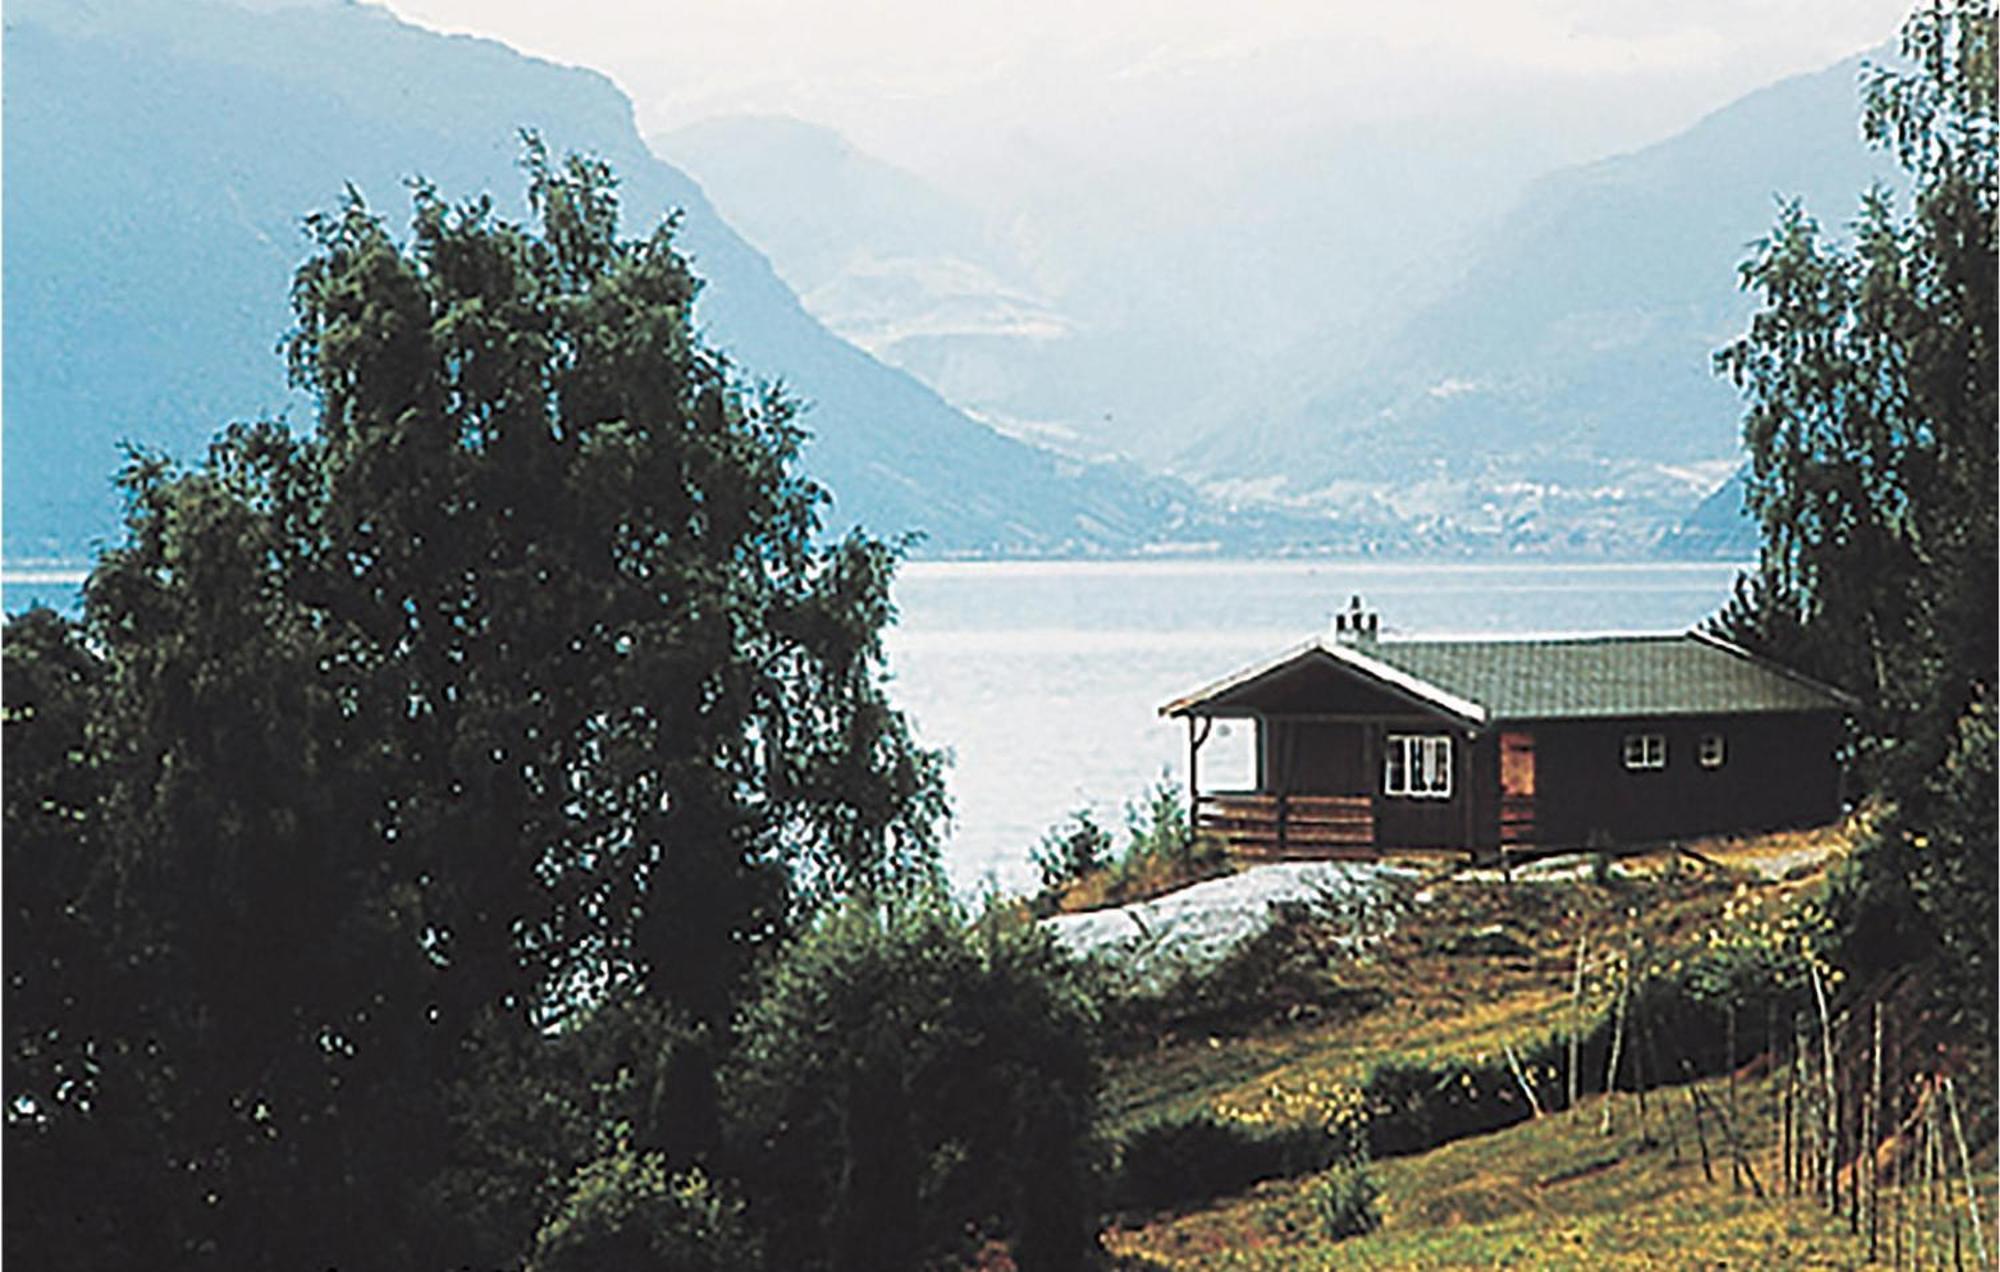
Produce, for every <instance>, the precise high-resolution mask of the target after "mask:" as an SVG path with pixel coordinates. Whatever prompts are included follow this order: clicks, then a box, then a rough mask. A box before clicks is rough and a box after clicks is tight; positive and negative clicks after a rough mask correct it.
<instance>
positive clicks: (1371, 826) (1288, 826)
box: [1195, 794, 1375, 857]
mask: <svg viewBox="0 0 2000 1272" xmlns="http://www.w3.org/2000/svg"><path fill="white" fill-rule="evenodd" d="M1195 829H1196V830H1197V831H1199V832H1202V833H1206V834H1210V835H1214V836H1216V837H1217V838H1220V839H1222V840H1224V841H1225V842H1227V843H1228V845H1229V846H1230V848H1231V849H1233V850H1235V851H1236V852H1239V853H1242V854H1244V855H1246V856H1271V857H1336V856H1347V855H1354V854H1353V850H1355V849H1368V850H1372V849H1373V848H1374V846H1375V807H1374V802H1373V800H1371V799H1370V798H1369V797H1368V796H1366V795H1264V794H1228V795H1223V794H1217V795H1201V796H1199V797H1197V798H1196V800H1195Z"/></svg>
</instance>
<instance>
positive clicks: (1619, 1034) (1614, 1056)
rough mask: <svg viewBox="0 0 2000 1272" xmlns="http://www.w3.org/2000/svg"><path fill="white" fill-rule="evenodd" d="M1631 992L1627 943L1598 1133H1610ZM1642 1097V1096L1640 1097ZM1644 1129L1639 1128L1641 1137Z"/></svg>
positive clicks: (1615, 1009) (1619, 983)
mask: <svg viewBox="0 0 2000 1272" xmlns="http://www.w3.org/2000/svg"><path fill="white" fill-rule="evenodd" d="M1631 993H1632V950H1631V948H1630V946H1629V944H1628V946H1627V947H1626V950H1625V965H1624V967H1623V969H1622V972H1621V975H1620V976H1619V978H1618V1003H1617V1005H1616V1006H1615V1007H1613V1008H1612V1011H1613V1012H1614V1013H1615V1014H1614V1015H1613V1017H1612V1021H1611V1059H1610V1061H1609V1062H1608V1063H1606V1064H1605V1066H1604V1117H1603V1119H1602V1120H1600V1121H1599V1122H1598V1124H1597V1133H1598V1134H1599V1135H1609V1134H1611V1106H1612V1104H1613V1103H1614V1102H1615V1101H1614V1100H1613V1096H1614V1095H1615V1094H1616V1093H1617V1090H1618V1061H1619V1058H1620V1057H1619V1053H1620V1052H1621V1051H1622V1050H1623V1049H1624V1046H1625V1005H1626V1000H1627V999H1628V998H1630V996H1631ZM1641 1098H1642V1099H1643V1098H1644V1097H1643V1096H1642V1097H1641ZM1644 1136H1645V1130H1644V1128H1643V1127H1642V1128H1641V1129H1640V1137H1641V1138H1642V1139H1643V1138H1644Z"/></svg>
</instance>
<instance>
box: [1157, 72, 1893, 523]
mask: <svg viewBox="0 0 2000 1272" xmlns="http://www.w3.org/2000/svg"><path fill="white" fill-rule="evenodd" d="M1859 69H1860V60H1859V59H1854V60H1849V61H1846V62H1842V63H1840V64H1839V65H1836V66H1834V67H1832V68H1829V69H1827V70H1825V71H1822V72H1819V73H1817V74H1812V75H1806V76H1799V77H1796V78H1793V79H1788V80H1785V81H1783V82H1781V83H1778V84H1776V85H1773V86H1771V87H1769V88H1766V89H1764V90H1762V91H1760V92H1757V93H1754V94H1751V95H1750V96H1747V97H1745V98H1743V99H1741V100H1739V101H1737V102H1735V103H1733V104H1731V105H1730V106H1727V107H1725V108H1724V109H1722V110H1719V111H1717V112H1715V113H1714V114H1712V115H1710V116H1709V117H1707V118H1706V119H1704V120H1702V121H1701V122H1700V123H1698V124H1697V125H1695V126H1694V127H1692V128H1690V129H1688V130H1687V131H1686V132H1683V133H1681V134H1679V135H1677V136H1675V137H1673V138H1671V139H1669V140H1667V141H1664V142H1662V143H1660V144H1657V145H1653V146H1649V147H1646V148H1645V149H1642V150H1639V151H1636V152H1634V153H1631V154H1626V155H1621V156H1618V157H1615V158H1611V159H1607V160H1603V161H1600V162H1596V163H1591V164H1587V165H1583V166H1580V167H1575V168H1570V169H1567V170H1564V171H1561V172H1558V173H1555V174H1552V175H1550V176H1548V177H1546V178H1545V179H1543V180H1541V181H1539V182H1537V183H1536V184H1535V185H1534V187H1533V188H1532V189H1531V190H1530V191H1529V192H1528V193H1527V195H1526V197H1525V198H1523V199H1522V200H1521V201H1520V203H1519V204H1518V206H1516V207H1515V208H1514V209H1513V210H1512V211H1511V212H1509V213H1508V214H1507V215H1506V216H1505V217H1504V218H1502V219H1500V220H1499V222H1498V223H1497V224H1496V225H1495V226H1494V227H1493V228H1492V229H1491V231H1490V232H1489V233H1488V234H1487V235H1486V236H1485V237H1484V239H1483V242H1482V243H1481V244H1480V246H1479V248H1478V249H1477V251H1476V252H1475V253H1474V255H1473V256H1472V258H1471V261H1470V264H1469V266H1468V267H1467V268H1466V269H1465V271H1464V272H1463V274H1462V275H1461V276H1460V277H1459V278H1458V279H1457V280H1456V281H1455V282H1454V283H1453V284H1451V285H1450V286H1449V287H1448V288H1447V289H1446V290H1445V291H1444V293H1443V294H1442V295H1441V296H1440V297H1439V298H1438V299H1436V300H1435V301H1434V302H1432V303H1431V304H1429V305H1427V306H1426V307H1425V308H1423V309H1422V310H1421V312H1419V313H1418V314H1416V315H1415V316H1414V317H1413V318H1411V319H1410V320H1409V321H1407V322H1406V323H1404V324H1402V325H1401V326H1400V328H1399V329H1397V330H1396V331H1395V332H1394V333H1393V334H1392V335H1391V336H1390V337H1389V338H1388V339H1387V340H1386V341H1384V342H1383V344H1382V345H1381V346H1379V347H1378V348H1376V349H1375V350H1374V351H1373V352H1372V355H1371V356H1369V357H1367V358H1366V359H1365V360H1363V361H1362V362H1361V364H1360V365H1359V366H1356V365H1355V361H1356V360H1355V359H1354V357H1353V356H1352V352H1351V350H1350V349H1349V348H1348V347H1347V345H1346V341H1345V340H1343V339H1342V334H1343V333H1332V334H1328V335H1327V336H1325V337H1324V339H1323V341H1322V348H1321V351H1320V353H1319V355H1318V356H1319V357H1320V359H1321V361H1322V362H1323V363H1324V364H1325V365H1326V366H1327V367H1328V368H1329V369H1328V370H1325V371H1323V372H1321V373H1320V374H1318V375H1315V374H1314V373H1313V371H1312V370H1311V361H1312V358H1313V356H1314V354H1313V351H1312V350H1311V349H1310V348H1305V349H1302V350H1301V351H1300V354H1301V364H1302V365H1301V367H1300V369H1298V370H1295V371H1293V372H1292V373H1291V374H1292V376H1293V377H1294V379H1293V383H1294V384H1295V386H1296V387H1295V396H1294V397H1293V398H1292V400H1291V401H1289V402H1278V403H1273V404H1266V406H1265V408H1264V409H1262V410H1260V411H1258V412H1257V413H1255V414H1254V415H1251V414H1248V413H1245V414H1239V415H1238V416H1237V417H1235V418H1232V419H1230V420H1229V421H1228V422H1227V424H1226V425H1224V426H1223V427H1220V428H1218V429H1217V430H1216V431H1215V432H1214V433H1213V434H1211V435H1210V436H1209V437H1208V438H1206V439H1204V440H1203V441H1202V442H1201V443H1200V444H1198V445H1197V446H1196V447H1194V448H1192V449H1191V451H1190V452H1189V454H1188V456H1187V460H1186V462H1187V465H1188V466H1189V467H1190V468H1191V469H1193V470H1195V471H1198V472H1201V473H1203V474H1206V475H1207V476H1209V477H1211V478H1222V479H1229V480H1233V481H1235V482H1239V483H1240V482H1244V481H1252V480H1256V479H1269V478H1271V477H1272V476H1273V475H1276V474H1282V475H1283V480H1282V483H1281V486H1282V488H1283V489H1285V490H1288V491H1290V492H1292V493H1294V494H1300V493H1307V492H1312V491H1314V490H1316V489H1322V488H1338V487H1339V486H1340V485H1342V484H1344V483H1353V482H1362V483H1367V482H1377V481H1389V482H1396V483H1406V482H1409V481H1412V480H1421V479H1435V480H1439V481H1459V482H1461V483H1469V484H1467V485H1466V486H1465V487H1464V488H1465V490H1466V491H1467V494H1468V497H1472V498H1490V495H1491V492H1493V491H1496V490H1500V489H1502V488H1503V487H1506V486H1508V485H1509V484H1512V485H1514V486H1519V485H1521V484H1523V483H1526V484H1528V485H1532V486H1535V487H1537V488H1540V489H1544V490H1546V489H1549V488H1555V489H1564V490H1570V491H1582V490H1587V489H1598V490H1602V491H1605V492H1616V493H1618V494H1619V495H1621V496H1625V497H1629V496H1632V495H1634V494H1635V493H1636V494H1639V495H1641V496H1643V497H1646V498H1654V497H1658V498H1663V499H1665V500H1666V504H1667V506H1671V504H1672V502H1673V492H1674V491H1675V490H1676V489H1678V490H1679V491H1680V492H1681V496H1680V497H1682V498H1684V499H1686V500H1687V501H1688V502H1692V499H1693V498H1694V497H1695V496H1696V495H1697V494H1698V493H1701V492H1706V491H1707V490H1710V489H1712V488H1713V487H1714V486H1715V485H1716V484H1717V483H1718V482H1719V481H1720V480H1721V479H1722V477H1723V476H1724V475H1726V473H1727V472H1728V471H1729V470H1730V469H1731V468H1733V466H1734V464H1735V462H1736V461H1737V458H1738V456H1739V453H1740V448H1739V442H1738V435H1739V420H1740V417H1741V406H1740V403H1739V401H1738V399H1737V395H1736V393H1735V391H1734V390H1733V389H1732V388H1731V387H1730V386H1729V385H1728V384H1727V383H1726V382H1724V381H1722V380H1720V379H1718V378H1717V377H1715V376H1714V375H1713V374H1712V372H1711V370H1710V367H1711V355H1712V354H1713V353H1714V351H1715V350H1716V349H1717V348H1718V347H1720V346H1721V345H1723V344H1725V343H1726V342H1728V341H1729V340H1730V339H1732V338H1733V337H1734V336H1735V335H1737V334H1738V333H1739V332H1740V331H1741V330H1742V329H1743V327H1744V325H1745V323H1746V321H1747V319H1748V315H1749V313H1750V311H1751V307H1752V302H1751V298H1749V297H1747V296H1745V295H1744V294H1743V293H1742V292H1741V291H1740V290H1739V288H1738V285H1737V267H1738V265H1739V263H1740V262H1741V261H1742V260H1743V259H1744V257H1745V256H1746V255H1747V253H1748V251H1749V245H1750V244H1751V243H1752V242H1753V241H1754V240H1756V239H1758V238H1759V237H1761V236H1762V235H1763V234H1765V233H1767V232H1768V229H1769V227H1770V224H1771V221H1772V218H1773V215H1774V213H1775V211H1776V209H1777V204H1778V200H1779V199H1780V198H1790V197H1800V196H1802V197H1803V198H1804V199H1805V202H1806V204H1807V206H1808V207H1809V208H1810V209H1812V210H1813V211H1815V212H1816V213H1817V214H1818V215H1819V216H1820V217H1821V218H1822V219H1823V220H1824V221H1825V222H1826V223H1828V224H1829V225H1831V226H1833V227H1838V226H1840V225H1841V224H1843V223H1844V222H1845V221H1846V220H1847V219H1848V218H1850V217H1851V216H1852V215H1853V213H1854V210H1855V208H1856V199H1857V196H1858V194H1859V192H1860V191H1862V190H1863V189H1865V188H1866V187H1867V186H1868V185H1869V184H1870V183H1871V182H1872V181H1874V180H1877V179H1883V180H1889V179H1891V178H1892V177H1893V172H1894V168H1893V164H1892V163H1890V162H1889V161H1888V160H1887V159H1886V158H1885V157H1883V156H1881V155H1879V154H1877V153H1876V152H1873V151H1870V150H1868V149H1866V148H1865V147H1864V145H1863V143H1862V141H1861V138H1860V134H1859V127H1858V124H1857V104H1858V94H1857V75H1858V73H1859ZM1683 506H1685V505H1683Z"/></svg>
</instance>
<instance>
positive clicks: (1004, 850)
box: [887, 561, 1741, 892]
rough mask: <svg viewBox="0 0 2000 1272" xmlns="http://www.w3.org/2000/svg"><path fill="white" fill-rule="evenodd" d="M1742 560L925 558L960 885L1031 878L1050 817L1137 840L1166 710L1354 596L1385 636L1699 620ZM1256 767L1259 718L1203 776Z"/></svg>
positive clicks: (913, 599) (931, 696)
mask: <svg viewBox="0 0 2000 1272" xmlns="http://www.w3.org/2000/svg"><path fill="white" fill-rule="evenodd" d="M1740 568H1741V567H1740V566H1738V565H1735V564H1730V563H1726V562H1701V563H1647V564H1629V565H1628V564H1596V563H1593V564H1549V563H1540V562H1537V563H1512V562H1507V563H1479V564H1410V563H1393V564H1392V563H1386V562H1384V563H1376V562H1352V561H1199V562H1194V561H1145V562H1130V561H1124V562H1054V561H1049V562H1022V561H1003V562H922V561H920V562H913V563H910V564H907V565H905V566H904V567H903V570H902V572H901V574H900V575H899V576H898V579H897V583H896V593H895V597H896V602H897V605H898V607H899V609H900V613H901V617H900V620H899V622H898V624H897V625H896V627H895V628H894V629H892V630H891V631H890V633H889V635H888V640H887V644H888V649H889V661H890V667H891V670H892V672H893V674H894V676H895V683H894V685H893V688H892V692H893V694H894V697H895V700H896V702H897V703H898V705H900V706H901V707H902V708H903V709H904V710H906V711H908V712H909V713H910V714H911V715H912V716H913V717H914V718H915V721H916V725H917V731H918V734H919V736H920V737H921V739H922V740H923V741H924V742H925V743H926V744H927V745H930V746H936V747H944V748H947V749H949V750H950V751H951V752H952V765H951V770H950V775H949V779H948V780H949V784H950V788H951V796H952V805H953V809H954V813H955V817H954V825H953V827H952V832H951V836H950V840H949V843H948V845H947V847H946V852H945V861H946V867H947V869H948V871H949V872H950V875H951V878H952V881H953V883H954V884H955V885H956V886H957V887H958V888H959V889H960V890H962V891H968V892H970V891H977V890H981V889H984V888H986V887H987V886H989V885H993V886H998V887H999V888H1000V889H1001V890H1003V891H1009V892H1018V891H1026V890H1029V889H1031V888H1033V887H1034V885H1035V883H1036V875H1035V869H1034V866H1033V865H1032V863H1031V862H1030V859H1029V853H1030V851H1031V850H1032V849H1033V847H1034V845H1035V844H1036V843H1037V842H1038V841H1039V839H1040V838H1041V835H1042V834H1043V832H1044V831H1045V830H1046V829H1047V828H1048V827H1049V826H1051V825H1052V824H1054V823H1055V822H1057V821H1059V820H1060V819H1062V818H1063V817H1064V816H1065V815H1067V814H1068V813H1070V812H1073V811H1075V810H1077V809H1080V808H1089V809H1091V810H1092V811H1093V813H1094V815H1095V816H1096V818H1097V820H1098V822H1099V824H1100V825H1108V826H1112V827H1114V828H1118V829H1119V831H1120V835H1121V839H1122V833H1123V832H1122V826H1123V812H1122V811H1121V810H1122V805H1123V804H1124V803H1125V802H1126V801H1127V800H1130V799H1132V798H1134V797H1136V796H1138V795H1139V794H1141V793H1142V792H1143V790H1144V789H1145V788H1146V787H1147V786H1148V785H1149V784H1152V783H1155V782H1158V781H1159V780H1161V779H1162V778H1163V777H1166V778H1171V779H1172V780H1173V781H1175V782H1177V783H1179V782H1185V781H1186V778H1187V773H1186V769H1187V759H1186V755H1187V733H1186V727H1185V725H1184V724H1182V723H1181V722H1179V721H1166V720H1162V719H1161V718H1160V717H1159V714H1158V712H1159V708H1160V706H1161V705H1162V704H1164V703H1166V702H1168V701H1170V700H1172V699H1173V698H1176V697H1178V696H1180V695H1181V694H1184V693H1187V692H1189V691H1191V690H1194V689H1198V688H1200V687H1202V686H1203V685H1206V684H1209V683H1211V682H1213V681H1215V680H1219V679H1221V678H1222V677H1224V676H1226V675H1229V674H1230V673H1232V672H1234V671H1236V670H1238V669H1240V668H1242V667H1244V666H1246V665H1248V664H1251V663H1254V662H1257V661H1260V660H1262V659H1264V658H1267V657H1270V656H1271V655H1274V654H1277V653H1281V652H1283V651H1284V650H1285V649H1287V648H1289V647H1291V646H1293V645H1296V644H1298V643H1299V642H1300V641H1303V640H1306V639H1309V638H1311V637H1313V636H1315V635H1318V634H1319V633H1321V632H1323V631H1325V630H1326V629H1327V627H1328V625H1329V623H1330V621H1331V617H1332V615H1333V613H1334V612H1335V611H1336V610H1339V609H1342V608H1345V607H1346V605H1347V603H1348V598H1349V597H1350V596H1353V595H1359V596H1361V597H1362V599H1363V602H1364V603H1365V604H1366V605H1367V606H1368V607H1369V608H1370V609H1373V610H1375V611H1376V612H1377V613H1379V614H1380V615H1381V617H1382V632H1383V635H1384V636H1385V637H1396V636H1410V637H1421V636H1495V635H1498V636H1525V635H1531V634H1604V633H1612V632H1669V631H1684V630H1686V629H1687V628H1689V627H1691V626H1693V625H1694V624H1696V623H1698V622H1700V621H1701V620H1702V619H1703V618H1705V617H1707V616H1708V615H1710V614H1712V613H1714V612H1715V611H1716V610H1717V609H1718V608H1719V607H1720V606H1721V605H1722V603H1723V602H1724V600H1726V599H1727V597H1728V595H1729V589H1730V584H1731V582H1732V580H1733V579H1734V578H1735V576H1736V573H1737V571H1738V570H1739V569H1740ZM1225 730H1227V731H1226V732H1225ZM1249 775H1250V750H1249V735H1248V731H1247V730H1246V729H1243V728H1241V727H1240V726H1239V727H1236V728H1233V729H1232V728H1228V726H1218V728H1217V729H1216V731H1215V735H1214V736H1213V737H1212V739H1211V741H1210V742H1209V743H1208V745H1206V746H1205V747H1204V748H1203V750H1202V785H1203V786H1204V788H1207V789H1216V788H1218V787H1228V786H1233V785H1242V784H1245V783H1247V782H1248V780H1249Z"/></svg>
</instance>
